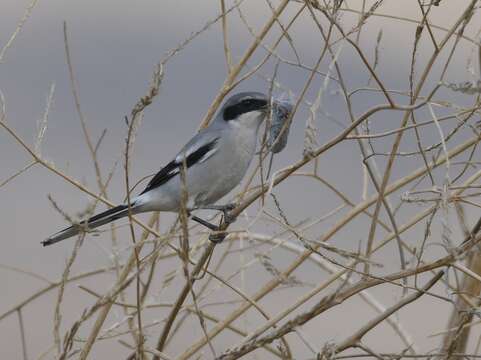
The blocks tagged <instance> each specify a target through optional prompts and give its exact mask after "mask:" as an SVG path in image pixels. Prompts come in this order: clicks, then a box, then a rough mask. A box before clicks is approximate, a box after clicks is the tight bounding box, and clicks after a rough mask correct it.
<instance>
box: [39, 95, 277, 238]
mask: <svg viewBox="0 0 481 360" xmlns="http://www.w3.org/2000/svg"><path fill="white" fill-rule="evenodd" d="M268 108H269V100H268V97H267V96H266V95H264V94H262V93H258V92H243V93H239V94H236V95H233V96H232V97H230V98H229V99H228V100H227V101H226V102H225V103H224V105H223V106H222V108H221V110H220V111H219V112H218V113H217V115H216V117H215V118H214V120H213V121H212V122H211V124H210V125H209V126H208V127H207V128H205V129H203V130H201V131H199V132H198V133H197V134H196V135H195V136H194V137H193V138H192V139H191V140H190V141H189V142H188V143H187V144H186V145H185V146H184V147H183V148H182V149H181V150H180V152H179V153H178V154H177V156H176V157H175V158H174V160H172V161H171V162H169V163H168V164H167V165H166V166H165V167H163V168H162V169H161V170H160V171H159V172H158V173H157V174H156V175H155V176H154V177H153V178H152V180H151V181H150V182H149V183H148V185H147V187H146V188H145V189H144V190H143V191H142V192H141V193H140V194H139V195H138V196H136V197H135V198H133V199H132V200H131V212H132V214H138V213H142V212H148V211H171V212H178V211H179V209H180V206H181V196H182V179H181V174H180V172H181V169H182V167H184V166H185V167H186V170H185V184H186V190H187V199H188V200H187V204H186V207H187V209H188V210H189V211H190V210H195V209H214V210H221V211H224V214H227V212H226V211H228V210H229V209H231V207H229V206H218V205H217V206H216V205H214V203H215V202H216V201H217V200H219V199H221V198H222V197H224V196H225V195H227V194H228V193H229V192H230V191H231V190H232V189H234V188H235V187H236V186H237V185H238V184H239V183H240V182H241V180H242V179H243V177H244V175H245V174H246V172H247V169H248V167H249V164H250V162H251V160H252V158H253V157H254V154H255V149H256V144H257V133H258V131H259V127H260V125H261V123H262V121H263V120H264V119H265V117H266V116H267V114H268ZM128 212H129V210H128V206H127V205H126V204H124V205H119V206H116V207H114V208H111V209H109V210H107V211H104V212H102V213H100V214H97V215H95V216H92V217H91V218H89V219H87V220H84V221H82V222H80V224H78V225H74V226H70V227H68V228H66V229H63V230H61V231H59V232H57V233H55V234H54V235H52V236H50V237H49V238H48V239H46V240H44V241H43V242H42V244H43V245H44V246H47V245H51V244H54V243H56V242H59V241H61V240H64V239H67V238H69V237H72V236H74V235H77V234H78V233H80V232H81V231H83V230H85V229H86V228H88V229H94V228H96V227H99V226H101V225H104V224H107V223H110V222H112V221H114V220H117V219H120V218H123V217H125V216H128ZM191 218H192V219H193V220H195V221H198V222H200V223H201V224H203V225H205V226H207V227H209V228H211V229H213V230H215V228H216V227H215V225H212V224H210V223H208V222H206V221H204V220H202V219H200V218H198V217H196V216H191Z"/></svg>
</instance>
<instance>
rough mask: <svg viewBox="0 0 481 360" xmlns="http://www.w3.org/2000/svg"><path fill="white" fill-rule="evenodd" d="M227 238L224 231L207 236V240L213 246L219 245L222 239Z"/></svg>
mask: <svg viewBox="0 0 481 360" xmlns="http://www.w3.org/2000/svg"><path fill="white" fill-rule="evenodd" d="M226 236H227V232H225V231H219V232H216V233H214V234H210V235H209V240H210V241H212V242H213V243H214V244H219V243H221V242H222V241H224V239H225V238H226Z"/></svg>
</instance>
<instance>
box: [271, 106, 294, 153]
mask: <svg viewBox="0 0 481 360" xmlns="http://www.w3.org/2000/svg"><path fill="white" fill-rule="evenodd" d="M292 109H293V105H292V102H291V101H289V100H274V101H273V102H272V123H271V127H270V129H269V140H268V145H269V148H270V150H271V151H272V152H273V153H275V154H277V153H279V152H281V151H282V150H284V148H285V147H286V145H287V138H288V136H289V127H290V125H291V124H287V125H286V123H287V120H288V119H289V116H290V114H291V112H292ZM291 123H292V121H291ZM284 127H285V129H284Z"/></svg>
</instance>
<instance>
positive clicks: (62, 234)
mask: <svg viewBox="0 0 481 360" xmlns="http://www.w3.org/2000/svg"><path fill="white" fill-rule="evenodd" d="M132 210H133V209H132ZM128 213H129V210H128V207H127V205H119V206H116V207H114V208H112V209H108V210H107V211H104V212H102V213H100V214H97V215H94V216H92V217H91V218H90V219H88V220H84V221H82V222H81V223H80V224H78V225H74V226H69V227H68V228H66V229H63V230H61V231H59V232H57V233H55V234H53V235H52V236H50V237H49V238H47V239H46V240H44V241H42V244H43V246H47V245H52V244H55V243H56V242H59V241H62V240H65V239H68V238H69V237H72V236H75V235H77V234H78V233H79V232H80V231H82V229H85V228H86V227H87V228H88V229H95V228H96V227H99V226H102V225H104V224H108V223H109V222H111V221H114V220H117V219H120V218H123V217H125V216H127V215H128ZM133 213H135V212H134V211H133Z"/></svg>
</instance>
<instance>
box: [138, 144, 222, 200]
mask: <svg viewBox="0 0 481 360" xmlns="http://www.w3.org/2000/svg"><path fill="white" fill-rule="evenodd" d="M218 140H219V138H215V139H213V140H212V141H210V142H208V143H207V144H205V145H202V146H200V147H199V148H198V149H196V150H195V151H193V152H191V153H190V154H187V158H186V159H185V163H186V166H187V168H190V167H191V166H192V165H194V164H197V163H198V162H200V161H202V159H203V158H204V157H205V156H206V154H207V153H208V152H209V151H211V150H212V149H213V148H214V146H215V144H216V143H217V141H218ZM179 155H182V153H180V154H179ZM182 163H183V159H182V156H177V157H176V158H175V159H174V160H172V161H171V162H170V163H168V164H167V165H166V166H164V167H163V168H162V169H160V171H159V172H158V173H157V174H155V176H154V177H153V178H152V180H150V182H149V183H148V185H147V187H146V188H145V189H144V191H142V192H141V193H140V195H142V194H145V193H146V192H148V191H150V190H152V189H155V188H157V187H159V186H161V185H162V184H165V183H166V182H167V181H169V180H170V179H172V178H173V177H174V176H176V175H177V174H178V173H179V172H180V167H181V166H183V165H182Z"/></svg>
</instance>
